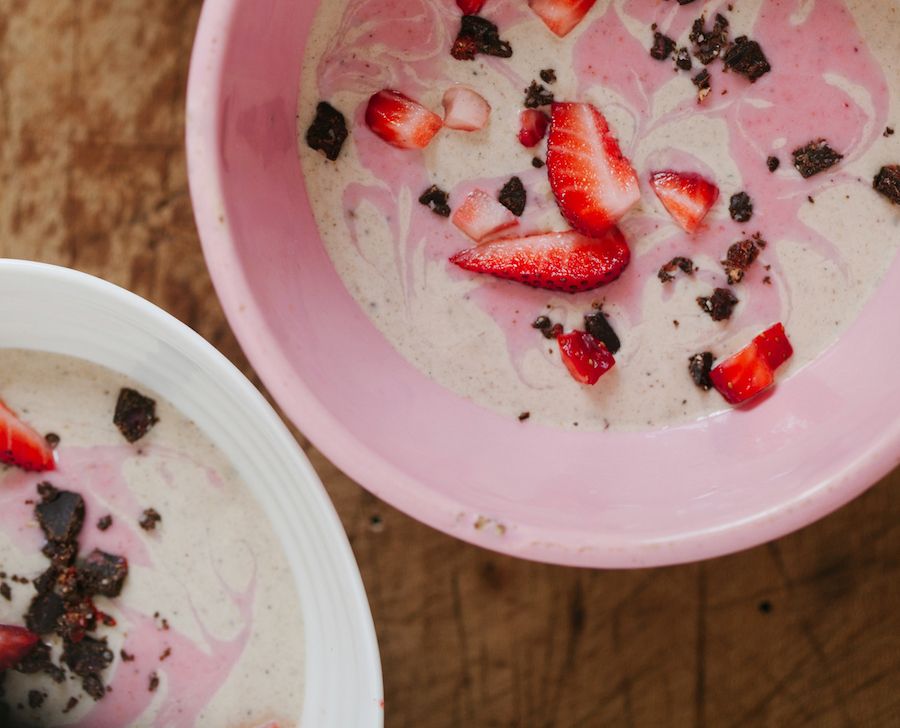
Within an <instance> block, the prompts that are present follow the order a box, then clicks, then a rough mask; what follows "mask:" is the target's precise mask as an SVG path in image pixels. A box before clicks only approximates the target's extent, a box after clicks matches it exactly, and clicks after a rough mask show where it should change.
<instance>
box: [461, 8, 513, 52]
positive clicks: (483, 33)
mask: <svg viewBox="0 0 900 728" xmlns="http://www.w3.org/2000/svg"><path fill="white" fill-rule="evenodd" d="M479 53H483V54H484V55H486V56H496V57H497V58H509V57H511V56H512V54H513V51H512V46H511V45H510V44H509V43H508V42H507V41H505V40H501V39H500V31H499V29H498V28H497V26H496V25H494V24H493V23H492V22H491V21H490V20H486V19H485V18H482V17H480V16H478V15H463V17H462V24H461V25H460V28H459V34H458V35H457V36H456V40H455V41H454V43H453V48H452V49H451V50H450V55H451V56H453V57H454V58H455V59H456V60H458V61H473V60H475V56H476V55H478V54H479Z"/></svg>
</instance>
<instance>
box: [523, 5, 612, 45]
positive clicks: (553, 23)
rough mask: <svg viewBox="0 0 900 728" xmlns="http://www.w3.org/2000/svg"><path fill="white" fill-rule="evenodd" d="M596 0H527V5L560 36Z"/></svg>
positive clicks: (574, 23) (581, 18)
mask: <svg viewBox="0 0 900 728" xmlns="http://www.w3.org/2000/svg"><path fill="white" fill-rule="evenodd" d="M595 2H597V0H528V5H529V6H530V7H531V9H532V10H533V11H534V12H535V13H537V15H538V17H539V18H540V19H541V20H543V21H544V23H545V24H546V26H547V27H548V28H550V30H552V31H553V32H554V33H556V34H557V35H558V36H559V37H560V38H561V37H562V36H564V35H568V34H569V33H570V32H571V30H572V29H573V28H574V27H575V26H576V25H578V24H579V23H580V22H581V21H582V20H583V19H584V16H585V15H587V12H588V10H590V9H591V8H592V7H594V3H595Z"/></svg>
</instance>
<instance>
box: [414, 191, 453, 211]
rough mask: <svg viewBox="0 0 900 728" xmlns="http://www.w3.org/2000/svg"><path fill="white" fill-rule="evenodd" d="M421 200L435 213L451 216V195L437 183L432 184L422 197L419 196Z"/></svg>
mask: <svg viewBox="0 0 900 728" xmlns="http://www.w3.org/2000/svg"><path fill="white" fill-rule="evenodd" d="M419 202H420V203H421V204H423V205H425V206H426V207H429V208H431V211H432V212H433V213H434V214H435V215H440V216H441V217H450V205H449V204H448V203H449V202H450V195H449V194H447V193H446V192H444V190H442V189H441V188H440V187H438V186H437V185H431V187H429V188H428V189H427V190H425V191H424V192H423V193H422V195H421V197H419Z"/></svg>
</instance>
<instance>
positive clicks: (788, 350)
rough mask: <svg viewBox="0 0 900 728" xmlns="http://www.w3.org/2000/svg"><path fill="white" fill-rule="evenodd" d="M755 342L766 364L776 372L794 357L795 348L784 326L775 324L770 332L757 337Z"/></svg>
mask: <svg viewBox="0 0 900 728" xmlns="http://www.w3.org/2000/svg"><path fill="white" fill-rule="evenodd" d="M754 341H755V342H756V347H757V349H759V354H760V356H762V358H763V359H765V360H766V364H768V365H769V367H770V368H771V369H772V371H775V370H776V369H778V367H780V366H781V365H782V364H784V363H785V362H786V361H787V360H788V359H790V358H791V357H792V356H793V355H794V347H793V346H791V342H790V341H788V337H787V334H786V333H785V331H784V325H783V324H775V325H774V326H773V327H772V328H771V329H769V330H768V331H764V332H763V333H761V334H760V335H759V336H757V337H756V338H755V339H754Z"/></svg>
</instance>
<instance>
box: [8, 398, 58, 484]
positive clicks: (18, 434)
mask: <svg viewBox="0 0 900 728" xmlns="http://www.w3.org/2000/svg"><path fill="white" fill-rule="evenodd" d="M0 463H6V464H7V465H14V466H16V467H19V468H22V470H38V471H40V470H53V469H54V468H55V467H56V460H55V459H54V457H53V450H52V449H51V448H50V445H49V444H48V443H47V441H46V440H45V439H44V438H43V437H41V435H39V434H38V433H37V432H35V431H34V430H33V429H32V428H31V427H29V426H28V425H26V424H25V423H24V422H22V420H20V419H19V418H18V417H17V416H16V413H15V412H13V411H12V410H11V409H9V408H8V407H7V406H6V405H5V404H3V402H2V401H0Z"/></svg>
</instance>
